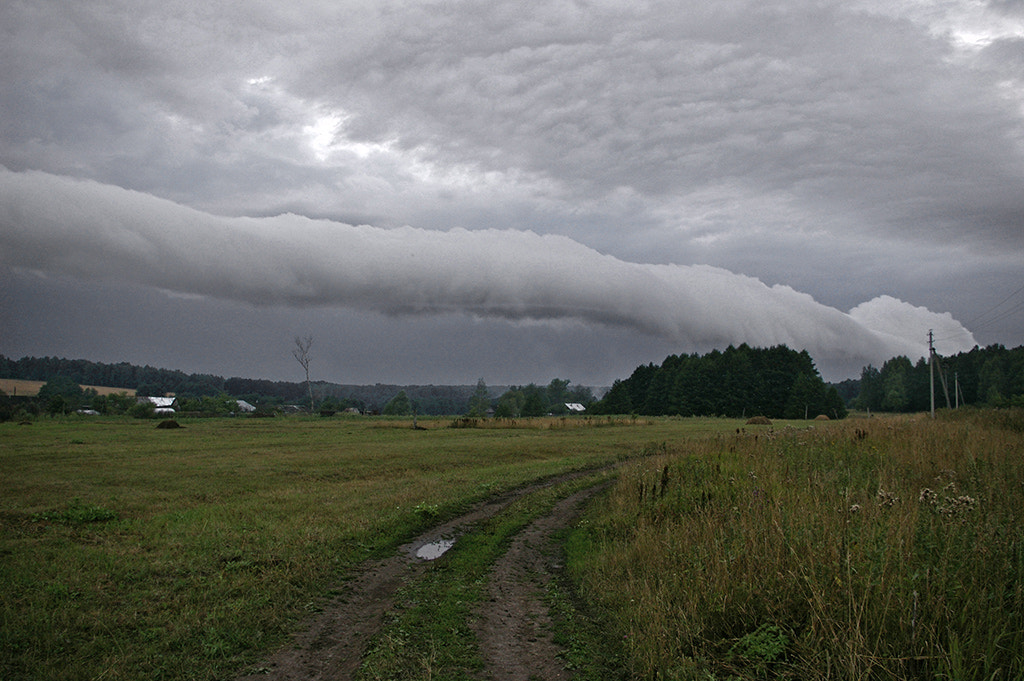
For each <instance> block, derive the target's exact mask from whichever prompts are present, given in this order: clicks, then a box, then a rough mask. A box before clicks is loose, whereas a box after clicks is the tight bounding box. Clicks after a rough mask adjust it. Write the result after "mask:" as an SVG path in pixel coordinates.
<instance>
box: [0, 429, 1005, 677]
mask: <svg viewBox="0 0 1024 681" xmlns="http://www.w3.org/2000/svg"><path fill="white" fill-rule="evenodd" d="M450 423H451V420H424V419H420V421H419V425H420V426H423V427H425V430H413V429H412V427H411V426H412V424H411V422H410V421H391V420H384V419H375V418H338V417H335V418H332V419H319V418H308V417H297V418H274V419H208V420H201V419H195V420H188V419H182V420H181V424H182V425H183V426H184V427H183V428H180V429H174V430H159V429H157V428H156V427H155V425H156V422H154V421H145V420H132V419H127V418H117V419H115V418H110V419H102V418H98V419H84V418H67V419H55V420H48V419H42V420H38V421H35V422H33V423H32V424H31V425H19V424H16V423H6V424H0V617H2V620H0V624H2V626H0V678H3V679H9V680H23V679H140V678H146V679H231V678H233V677H234V676H235V675H236V674H237V673H238V672H239V671H240V670H241V669H242V668H243V667H245V666H246V665H248V664H251V663H252V662H254V661H256V660H259V659H262V658H263V656H264V655H265V654H266V652H267V651H268V650H271V649H273V648H275V647H277V646H279V645H281V644H282V643H284V642H285V641H286V640H287V636H288V634H289V633H291V632H292V631H294V629H295V627H296V626H297V623H298V622H299V621H300V620H301V619H302V618H303V617H304V616H307V615H308V614H310V612H312V611H314V610H316V609H317V608H318V607H320V605H322V603H323V598H324V596H326V595H329V594H330V592H331V589H332V588H333V587H336V586H337V585H338V584H339V580H342V579H343V578H344V576H345V575H346V574H347V573H348V572H349V571H350V569H351V568H352V567H353V566H354V565H356V564H357V563H359V562H360V561H362V560H363V559H365V558H367V557H370V556H373V555H382V554H383V553H384V552H387V551H393V550H395V548H396V547H397V546H398V545H399V544H401V543H402V542H403V541H405V540H407V539H408V538H410V537H411V536H413V535H414V534H415V533H417V532H418V531H420V530H422V529H424V528H426V527H429V526H431V525H433V524H435V523H438V522H439V521H440V520H441V519H443V518H445V517H446V516H452V515H455V514H457V513H458V512H459V511H461V510H464V509H465V508H466V507H467V506H468V505H469V504H471V503H472V502H473V501H476V500H480V499H483V498H487V497H490V496H493V495H495V494H498V493H500V492H502V491H504V490H507V489H511V488H514V487H516V486H520V485H523V484H525V483H528V482H530V481H533V480H537V479H541V478H545V477H549V476H553V475H557V474H559V473H563V472H566V471H570V470H580V469H590V468H596V467H600V466H604V465H607V464H609V463H622V464H623V465H622V466H621V468H620V469H619V472H618V473H617V477H618V480H617V482H616V483H615V484H614V485H613V486H612V488H610V489H609V491H608V492H607V493H605V494H604V495H602V496H600V497H598V498H596V499H595V500H594V502H593V503H592V504H591V505H590V508H589V510H588V513H587V515H586V516H585V518H584V519H583V520H582V521H581V522H580V523H579V525H578V526H577V527H575V528H574V529H573V530H572V531H571V532H570V533H569V534H567V535H566V538H565V540H566V542H567V547H568V552H569V556H568V561H567V563H566V568H567V574H568V575H569V576H570V578H571V581H572V584H573V586H572V589H574V593H573V594H571V595H570V594H562V595H561V596H559V595H558V594H553V595H552V598H554V599H555V601H556V602H560V603H562V605H564V606H565V608H564V610H565V611H566V612H569V613H571V614H570V616H569V617H568V618H566V619H563V620H562V621H561V622H560V624H559V625H558V626H559V627H560V636H562V638H563V641H565V642H566V645H567V646H568V647H569V648H570V649H571V655H575V657H573V658H572V659H575V660H577V662H576V664H577V665H579V666H578V667H577V674H578V678H581V679H587V678H601V679H604V680H607V679H609V678H637V679H652V678H657V679H705V680H707V679H721V680H723V681H724V680H725V679H756V678H804V679H850V680H851V681H852V680H853V679H895V678H951V679H952V678H956V679H1012V678H1021V677H1022V676H1024V662H1022V660H1024V658H1022V653H1021V650H1024V619H1022V618H1024V614H1022V613H1024V591H1022V589H1024V586H1022V585H1024V524H1022V522H1021V521H1022V519H1024V414H1022V413H1021V412H1019V411H1017V412H1013V411H1002V412H967V411H965V412H962V413H957V414H942V415H941V417H940V419H938V420H936V421H932V420H930V419H927V418H924V417H898V418H874V419H848V420H846V421H844V422H826V423H819V422H815V423H814V424H813V428H808V426H809V425H810V424H809V423H807V422H796V423H790V424H784V423H776V424H775V425H774V426H773V427H767V426H757V427H753V426H745V425H744V424H743V423H742V422H740V421H735V420H728V419H615V420H608V419H574V418H568V419H541V420H536V421H519V422H516V423H514V424H513V423H509V422H487V426H488V427H481V428H449V427H448V426H449V424H450ZM559 599H560V600H559ZM567 604H568V605H567ZM573 617H577V618H578V619H579V620H580V621H578V622H574V621H572V620H573ZM584 619H585V620H587V621H588V622H590V624H591V625H595V626H580V623H581V622H582V620H584ZM437 645H440V644H439V643H435V642H431V641H428V642H426V643H425V644H424V646H425V648H428V649H434V650H433V652H434V653H436V646H437ZM573 651H574V652H573ZM581 651H582V652H581ZM588 651H590V652H588ZM598 657H601V658H602V659H604V660H614V661H615V662H614V664H615V665H616V666H617V667H616V669H615V671H614V673H611V672H609V671H608V669H609V668H608V666H607V665H605V666H604V667H602V668H601V669H596V670H595V669H590V670H588V669H587V668H586V660H587V659H591V660H594V659H597V658H598ZM413 667H415V665H413ZM392 678H399V676H394V675H392ZM401 678H420V677H419V676H416V674H414V673H409V674H408V675H407V676H401ZM423 678H426V677H423Z"/></svg>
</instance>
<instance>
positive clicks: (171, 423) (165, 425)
mask: <svg viewBox="0 0 1024 681" xmlns="http://www.w3.org/2000/svg"><path fill="white" fill-rule="evenodd" d="M156 427H157V428H160V429H161V430H167V429H169V428H181V424H180V423H178V422H177V421H175V420H174V419H167V420H166V421H161V422H160V423H158V424H156Z"/></svg>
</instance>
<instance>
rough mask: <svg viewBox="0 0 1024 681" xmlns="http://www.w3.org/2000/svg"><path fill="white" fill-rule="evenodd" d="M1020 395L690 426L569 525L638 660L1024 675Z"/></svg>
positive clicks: (673, 675) (577, 570)
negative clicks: (993, 405) (764, 429)
mask: <svg viewBox="0 0 1024 681" xmlns="http://www.w3.org/2000/svg"><path fill="white" fill-rule="evenodd" d="M1022 520H1024V411H1020V410H1018V411H1016V412H1013V411H1002V412H992V411H990V412H970V411H966V412H958V413H948V414H944V415H943V416H942V418H941V419H939V420H938V421H932V420H931V419H928V418H927V417H924V416H921V417H901V418H891V419H870V420H850V421H847V422H844V423H842V424H831V425H830V426H829V427H825V428H815V429H814V430H810V431H794V432H792V433H790V434H788V435H785V434H783V435H779V436H775V437H765V436H764V434H763V433H762V434H761V436H760V437H755V436H754V435H753V434H745V433H741V434H737V435H736V436H734V437H731V438H729V439H727V440H718V441H715V440H710V441H699V442H698V441H682V442H677V443H675V444H674V445H673V446H672V447H671V451H669V452H666V454H665V456H663V457H660V458H658V459H649V460H645V461H644V462H642V463H639V464H637V465H634V466H631V467H629V468H628V469H626V470H623V471H622V474H621V475H620V477H619V480H618V485H617V487H616V489H615V490H614V491H613V492H612V493H611V494H610V495H609V497H608V498H607V499H606V500H605V503H603V504H600V505H597V504H595V505H594V506H593V507H592V509H591V513H590V514H589V516H588V517H587V519H586V521H585V523H584V524H582V525H581V526H580V527H579V528H578V529H577V530H576V532H575V533H574V535H573V537H572V538H571V540H570V542H569V544H570V554H571V560H570V565H571V567H572V570H573V572H574V574H575V575H576V579H577V581H578V584H579V588H580V589H581V590H582V592H583V594H584V598H585V600H587V601H589V602H591V603H592V604H599V605H600V610H599V611H601V612H604V613H605V617H606V622H605V624H606V630H607V631H608V632H611V633H610V639H611V640H614V641H622V642H623V645H624V647H625V648H626V652H625V659H627V660H628V666H629V669H628V673H629V678H638V679H668V680H671V679H753V678H774V679H844V680H848V681H855V680H860V679H879V680H881V679H956V680H958V681H966V680H970V679H977V680H979V681H980V680H994V679H1021V678H1024V525H1022Z"/></svg>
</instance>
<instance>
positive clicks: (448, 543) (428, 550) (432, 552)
mask: <svg viewBox="0 0 1024 681" xmlns="http://www.w3.org/2000/svg"><path fill="white" fill-rule="evenodd" d="M454 545H455V540H454V539H438V540H437V541H432V542H430V543H429V544H424V545H423V546H421V547H419V548H418V549H416V557H417V558H421V559H423V560H434V559H436V558H440V557H441V556H443V555H444V552H445V551H447V550H448V549H450V548H451V547H453V546H454Z"/></svg>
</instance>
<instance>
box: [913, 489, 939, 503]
mask: <svg viewBox="0 0 1024 681" xmlns="http://www.w3.org/2000/svg"><path fill="white" fill-rule="evenodd" d="M917 500H918V501H919V502H921V503H922V504H935V502H937V501H938V500H939V495H938V494H936V493H935V492H933V491H932V490H931V488H929V487H925V488H924V489H923V490H921V494H920V495H919V496H918V497H917Z"/></svg>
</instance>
